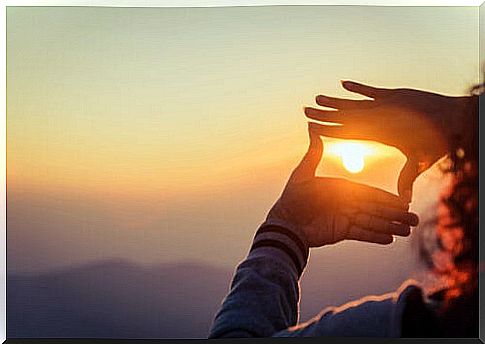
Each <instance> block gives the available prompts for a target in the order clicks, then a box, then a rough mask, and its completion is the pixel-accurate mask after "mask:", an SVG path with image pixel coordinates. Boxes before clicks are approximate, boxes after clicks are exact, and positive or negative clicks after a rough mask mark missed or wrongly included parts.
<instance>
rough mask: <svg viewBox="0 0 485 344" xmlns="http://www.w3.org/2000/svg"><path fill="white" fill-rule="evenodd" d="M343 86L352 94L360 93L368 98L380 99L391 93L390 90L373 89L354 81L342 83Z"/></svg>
mask: <svg viewBox="0 0 485 344" xmlns="http://www.w3.org/2000/svg"><path fill="white" fill-rule="evenodd" d="M342 86H343V87H344V88H345V89H346V90H347V91H350V92H354V93H359V94H362V95H364V96H366V97H370V98H374V99H375V98H379V97H382V96H384V95H386V93H387V92H389V90H388V89H385V88H377V87H372V86H368V85H364V84H360V83H358V82H354V81H342Z"/></svg>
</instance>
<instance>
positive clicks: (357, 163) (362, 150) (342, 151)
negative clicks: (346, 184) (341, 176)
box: [326, 142, 371, 173]
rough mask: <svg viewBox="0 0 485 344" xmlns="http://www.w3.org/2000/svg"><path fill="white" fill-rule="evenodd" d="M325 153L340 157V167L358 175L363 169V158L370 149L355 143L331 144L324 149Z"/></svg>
mask: <svg viewBox="0 0 485 344" xmlns="http://www.w3.org/2000/svg"><path fill="white" fill-rule="evenodd" d="M326 151H327V153H330V154H333V155H336V156H338V157H340V159H341V161H342V165H343V166H344V168H345V169H346V170H347V171H349V172H350V173H359V172H362V170H363V169H364V167H365V157H366V156H367V155H369V154H370V153H371V149H370V148H369V147H368V146H367V145H365V144H362V143H357V142H333V143H332V144H330V145H328V146H327V147H326Z"/></svg>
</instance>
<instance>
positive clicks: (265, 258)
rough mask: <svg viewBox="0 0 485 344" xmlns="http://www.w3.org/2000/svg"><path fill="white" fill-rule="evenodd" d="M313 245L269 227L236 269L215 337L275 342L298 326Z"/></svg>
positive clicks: (295, 233)
mask: <svg viewBox="0 0 485 344" xmlns="http://www.w3.org/2000/svg"><path fill="white" fill-rule="evenodd" d="M308 253H309V249H308V244H307V243H306V241H305V238H304V237H303V236H302V235H301V234H300V233H298V231H296V230H294V229H293V228H291V226H288V225H287V224H284V223H277V222H274V221H271V222H268V221H267V222H265V223H264V224H263V225H261V227H260V228H259V230H258V231H257V232H256V235H255V237H254V240H253V244H252V246H251V249H250V251H249V254H248V256H247V258H246V259H245V260H244V261H243V262H241V263H240V264H239V266H238V267H237V268H236V272H235V275H234V278H233V280H232V283H231V289H230V292H229V294H228V295H227V296H226V297H225V299H224V301H223V303H222V306H221V308H220V310H219V311H218V313H217V314H216V317H215V319H214V323H213V325H212V328H211V330H210V333H209V338H229V337H270V336H272V335H273V334H275V333H277V332H279V331H281V330H284V329H286V328H288V327H290V326H294V325H296V324H297V322H298V302H299V297H300V290H299V278H300V276H301V274H302V272H303V270H304V268H305V266H306V263H307V260H308Z"/></svg>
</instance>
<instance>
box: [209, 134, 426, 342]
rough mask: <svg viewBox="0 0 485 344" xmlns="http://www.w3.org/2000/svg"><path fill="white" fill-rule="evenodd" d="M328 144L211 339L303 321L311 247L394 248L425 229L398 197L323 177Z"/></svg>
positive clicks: (310, 157) (275, 212) (273, 223)
mask: <svg viewBox="0 0 485 344" xmlns="http://www.w3.org/2000/svg"><path fill="white" fill-rule="evenodd" d="M322 152H323V146H322V142H321V139H320V137H318V135H316V134H313V135H312V134H311V135H310V148H309V150H308V152H307V154H306V155H305V157H304V158H303V160H302V161H301V163H300V164H299V166H298V167H297V168H296V169H295V171H294V172H293V173H292V175H291V177H290V179H289V181H288V184H287V185H286V187H285V190H284V191H283V194H282V195H281V197H280V199H279V200H278V201H277V202H276V203H275V205H274V206H273V208H272V209H271V210H270V212H269V214H268V216H267V219H266V221H265V223H264V224H263V225H262V226H261V227H260V229H259V230H258V231H257V233H256V235H255V237H254V240H253V244H252V246H251V249H250V252H249V254H248V256H247V258H246V259H245V260H244V261H243V262H242V263H241V264H240V265H239V266H238V268H237V269H236V273H235V276H234V278H233V281H232V284H231V290H230V292H229V294H228V295H227V297H226V298H225V300H224V302H223V304H222V307H221V309H220V310H219V312H218V313H217V315H216V318H215V320H214V324H213V327H212V329H211V331H210V335H209V338H223V337H267V336H272V335H274V334H276V333H277V332H279V331H282V330H284V329H286V328H288V327H291V326H294V325H296V324H297V322H298V300H299V284H298V280H299V278H300V276H301V274H302V272H303V270H304V268H305V265H306V262H307V259H308V252H309V248H310V247H320V246H324V245H330V244H333V243H337V242H339V241H341V240H344V239H351V240H360V241H367V242H372V243H378V244H390V243H392V242H393V237H392V236H393V235H401V236H407V235H409V233H410V226H411V225H417V222H418V219H417V216H416V215H415V214H412V213H408V212H407V207H408V206H407V204H406V203H405V202H403V201H402V200H401V199H400V198H399V197H397V196H396V195H392V194H390V193H387V192H385V191H382V190H379V189H375V188H371V187H368V186H364V185H360V184H356V183H352V182H350V181H347V180H344V179H337V178H321V177H315V170H316V168H317V166H318V164H319V162H320V159H321V156H322Z"/></svg>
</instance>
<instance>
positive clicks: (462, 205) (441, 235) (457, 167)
mask: <svg viewBox="0 0 485 344" xmlns="http://www.w3.org/2000/svg"><path fill="white" fill-rule="evenodd" d="M484 89H485V86H484V85H478V86H475V87H474V88H473V89H472V90H471V94H472V96H473V98H472V99H473V101H472V102H471V105H470V107H469V108H468V110H467V112H468V114H469V118H467V121H470V122H468V123H469V124H470V126H469V128H471V130H470V132H468V133H466V134H465V135H467V136H466V137H461V138H460V137H457V138H456V139H455V140H454V142H452V143H451V147H450V154H449V155H448V158H447V161H446V162H447V165H446V167H444V168H443V171H444V173H445V174H448V175H450V176H451V183H450V185H449V186H448V188H447V189H446V190H444V192H443V193H442V195H441V198H440V202H439V206H438V217H437V219H436V226H434V228H433V230H434V232H433V233H434V240H435V245H436V246H435V249H434V250H430V249H429V247H426V243H425V242H424V241H422V242H421V243H420V253H421V257H422V258H424V260H425V262H426V263H427V264H428V265H429V266H430V267H431V270H432V271H433V272H434V273H435V274H436V275H437V276H439V277H441V278H442V279H443V280H444V281H445V282H446V288H445V289H443V290H442V291H441V292H440V295H441V297H442V301H443V302H442V306H441V307H440V309H439V310H438V316H439V318H440V319H441V323H442V326H441V327H442V331H443V332H444V334H445V335H446V336H449V337H455V336H460V337H470V336H475V337H476V336H478V266H479V257H478V103H477V102H476V101H475V100H477V101H478V96H479V95H481V94H482V93H483V91H484ZM428 244H429V243H428Z"/></svg>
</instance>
